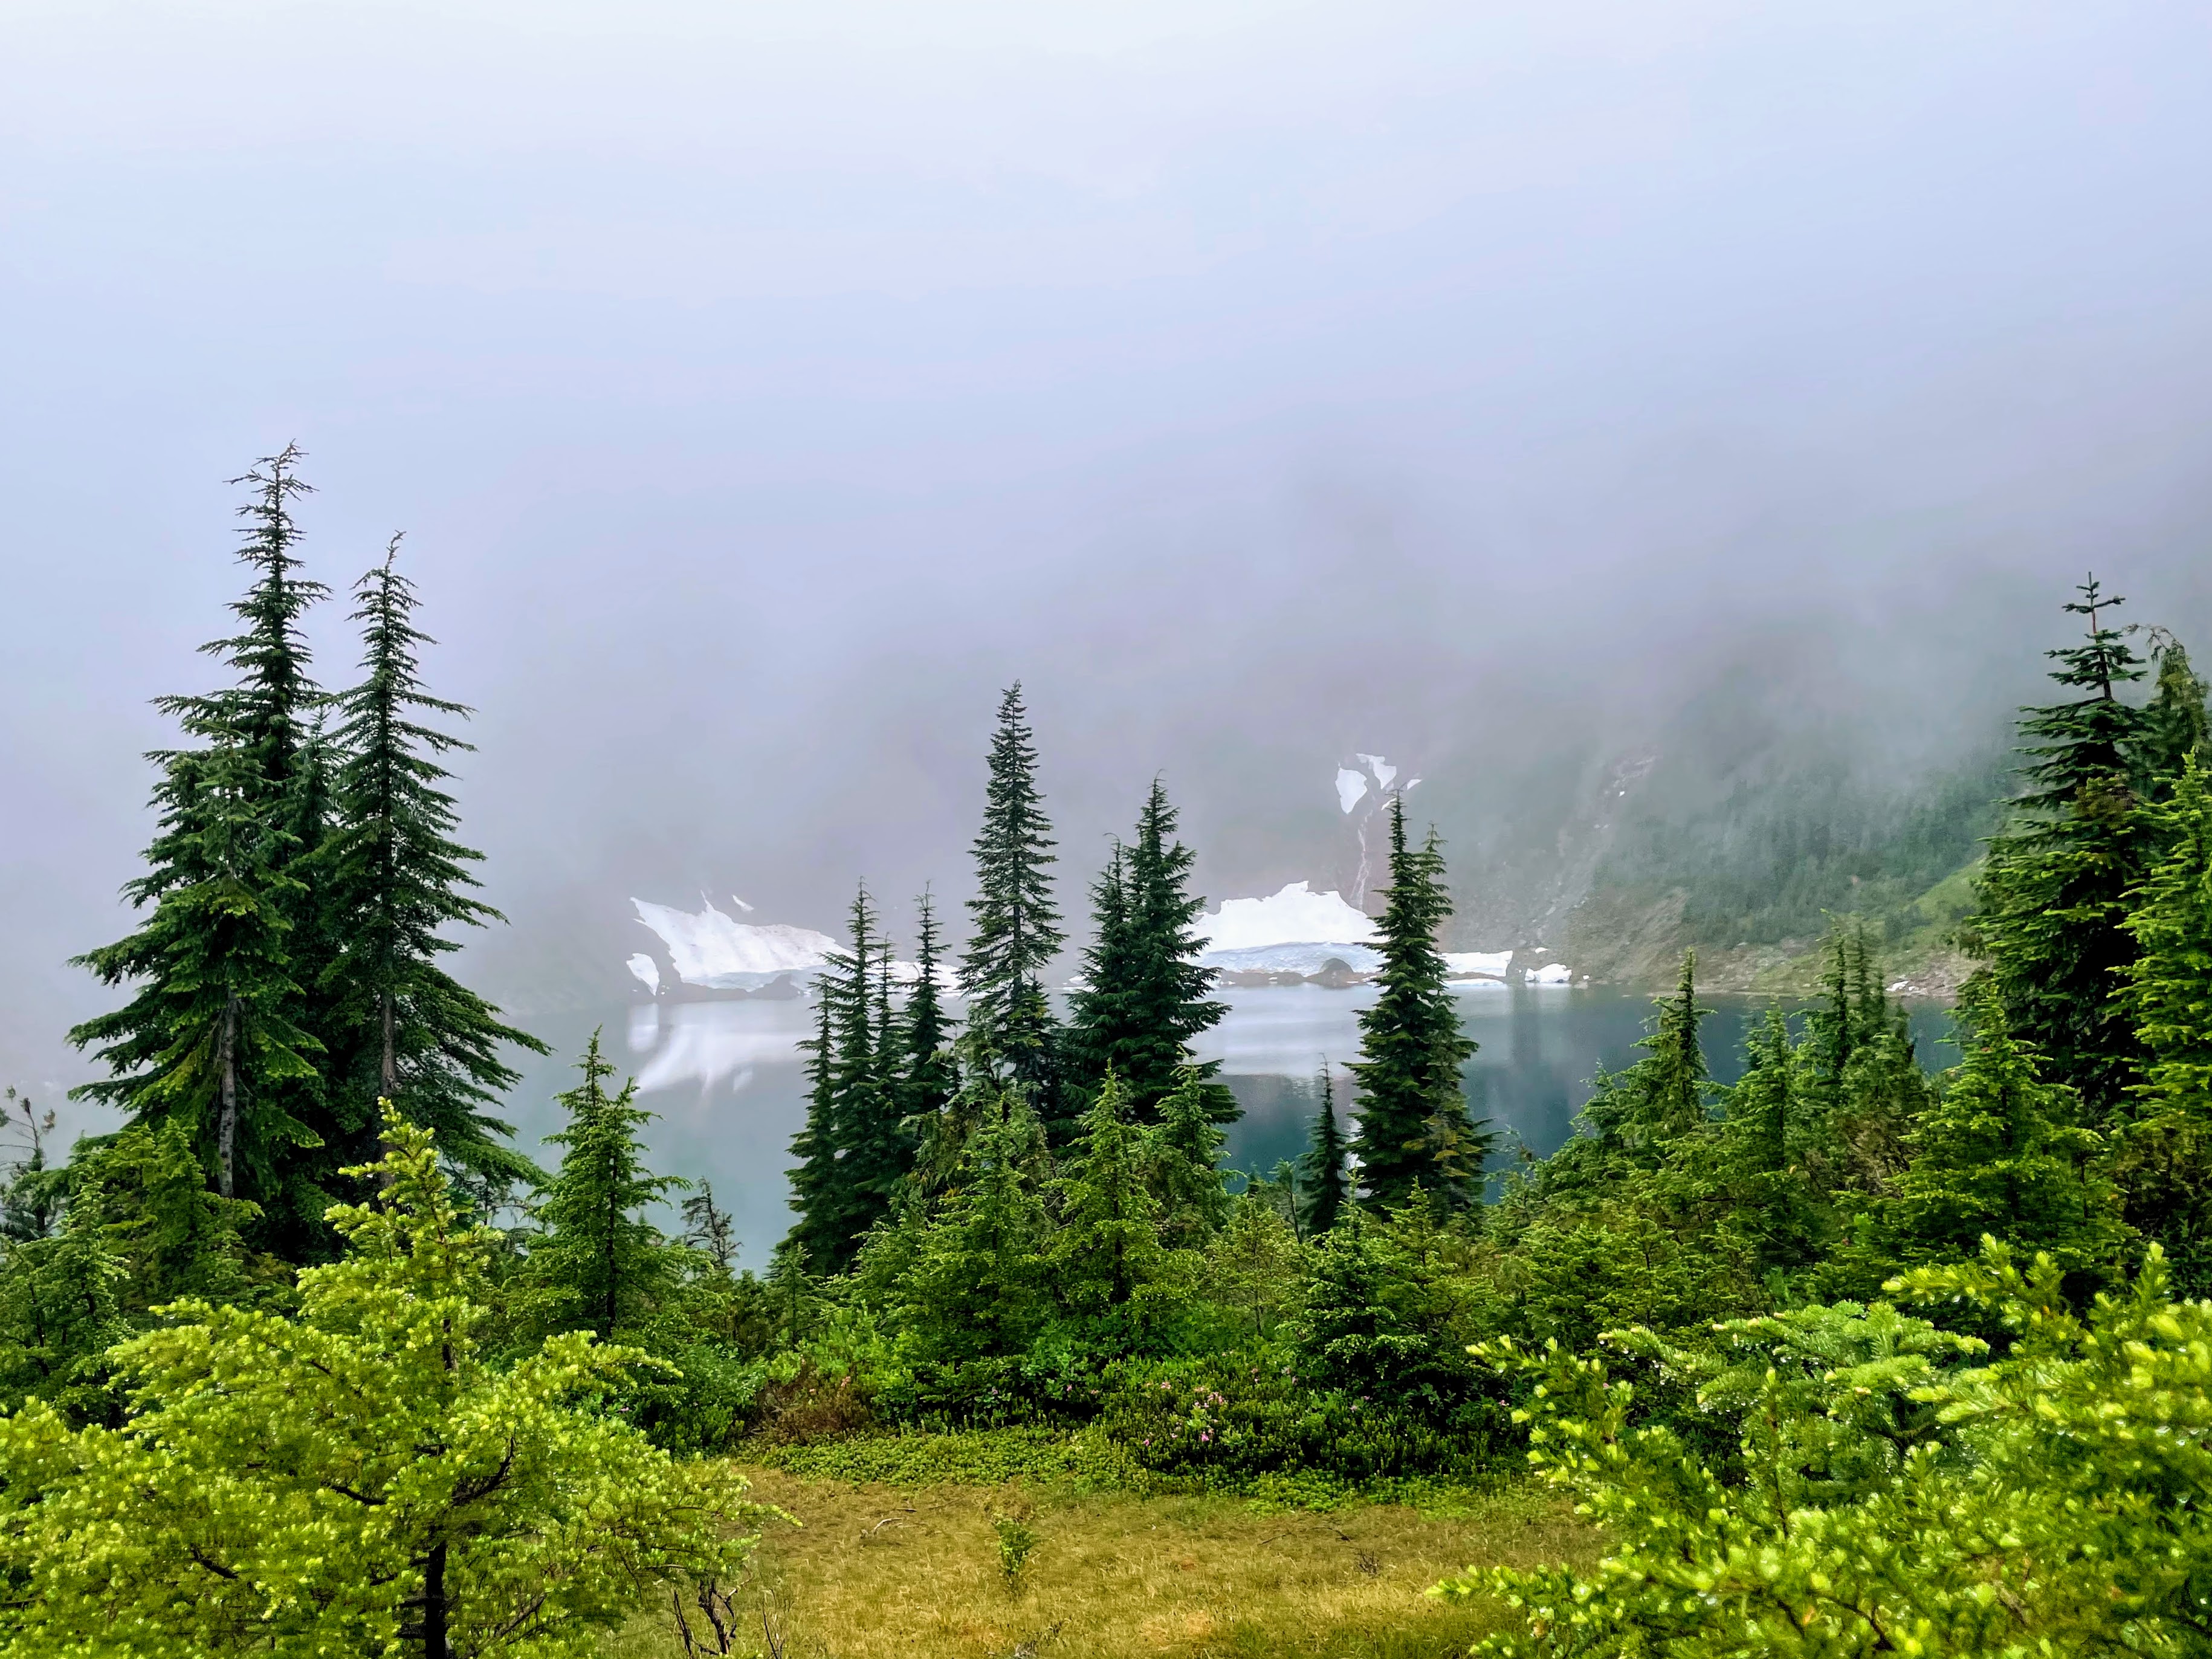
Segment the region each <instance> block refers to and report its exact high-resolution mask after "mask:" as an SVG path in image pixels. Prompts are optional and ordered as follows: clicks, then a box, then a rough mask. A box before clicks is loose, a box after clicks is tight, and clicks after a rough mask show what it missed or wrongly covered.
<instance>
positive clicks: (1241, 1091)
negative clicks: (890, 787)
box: [508, 985, 1958, 1268]
mask: <svg viewBox="0 0 2212 1659" xmlns="http://www.w3.org/2000/svg"><path fill="white" fill-rule="evenodd" d="M1455 994H1456V996H1457V998H1458V1001H1459V1006H1460V1008H1461V1011H1462V1021H1463V1023H1464V1024H1465V1026H1466V1030H1467V1034H1468V1036H1470V1037H1472V1038H1473V1039H1474V1042H1476V1043H1477V1044H1478V1045H1480V1046H1479V1047H1478V1048H1477V1049H1476V1051H1475V1054H1474V1058H1473V1059H1472V1060H1469V1061H1468V1067H1467V1083H1468V1101H1469V1102H1470V1103H1471V1104H1472V1106H1473V1108H1474V1115H1475V1116H1476V1117H1477V1118H1487V1119H1489V1120H1490V1121H1491V1122H1492V1125H1493V1126H1494V1127H1498V1128H1500V1129H1503V1130H1506V1131H1510V1133H1512V1134H1514V1135H1517V1136H1519V1137H1520V1139H1522V1141H1523V1142H1525V1143H1526V1144H1527V1146H1528V1148H1529V1150H1530V1151H1532V1152H1535V1153H1537V1154H1539V1155H1542V1154H1546V1153H1549V1152H1553V1151H1554V1150H1555V1149H1556V1148H1557V1147H1558V1146H1559V1145H1560V1143H1561V1142H1563V1141H1564V1140H1565V1139H1566V1138H1567V1137H1568V1136H1569V1135H1570V1134H1571V1133H1573V1128H1574V1120H1575V1115H1576V1114H1577V1112H1579V1111H1580V1110H1581V1109H1582V1107H1583V1103H1585V1102H1586V1101H1587V1100H1588V1099H1589V1080H1590V1079H1591V1077H1592V1076H1594V1075H1595V1073H1596V1071H1597V1069H1598V1067H1599V1066H1606V1067H1607V1068H1609V1069H1612V1070H1615V1071H1618V1070H1620V1068H1621V1067H1623V1066H1627V1065H1629V1064H1631V1063H1632V1062H1633V1061H1634V1060H1636V1058H1637V1052H1636V1044H1637V1042H1638V1039H1639V1038H1641V1037H1642V1036H1643V1035H1644V1029H1645V1023H1646V1021H1647V1020H1648V1019H1649V1018H1650V1012H1651V1005H1650V1000H1649V999H1648V998H1645V997H1640V996H1632V995H1630V994H1625V993H1622V992H1619V991H1611V990H1602V989H1586V988H1584V989H1570V988H1567V987H1513V988H1510V989H1506V988H1497V987H1483V988H1480V989H1458V990H1456V991H1455ZM1218 995H1219V1000H1221V1001H1223V1002H1225V1003H1226V1004H1227V1005H1228V1007H1229V1012H1228V1015H1227V1016H1226V1017H1225V1018H1224V1019H1223V1021H1222V1022H1221V1024H1220V1025H1218V1027H1216V1028H1215V1030H1212V1032H1210V1033H1208V1035H1207V1037H1206V1041H1205V1042H1204V1043H1203V1044H1202V1045H1200V1048H1199V1054H1200V1057H1201V1058H1202V1059H1206V1060H1219V1061H1220V1062H1221V1075H1222V1080H1223V1081H1224V1082H1225V1083H1226V1084H1227V1085H1229V1087H1230V1088H1231V1090H1233V1091H1235V1092H1236V1095H1237V1099H1238V1100H1239V1101H1240V1102H1241V1103H1243V1108H1244V1116H1243V1121H1240V1122H1238V1123H1237V1124H1235V1125H1233V1126H1231V1129H1230V1131H1229V1162H1230V1163H1231V1165H1232V1166H1233V1167H1235V1168H1237V1169H1243V1170H1253V1169H1256V1170H1263V1171H1264V1170H1269V1169H1272V1168H1273V1166H1274V1164H1275V1163H1276V1161H1277V1160H1278V1159H1279V1158H1294V1157H1296V1156H1297V1154H1298V1152H1301V1151H1303V1150H1304V1146H1305V1142H1306V1135H1307V1132H1308V1127H1309V1126H1310V1123H1311V1121H1312V1118H1313V1115H1314V1109H1315V1105H1316V1099H1317V1097H1316V1092H1315V1086H1314V1081H1313V1079H1314V1074H1315V1072H1316V1069H1317V1068H1318V1067H1319V1066H1320V1065H1321V1064H1322V1060H1323V1059H1324V1057H1325V1058H1326V1059H1327V1060H1328V1062H1329V1063H1330V1064H1331V1065H1332V1066H1334V1067H1335V1068H1336V1069H1337V1071H1338V1073H1339V1082H1338V1085H1337V1098H1338V1102H1339V1109H1340V1110H1341V1109H1342V1107H1343V1103H1344V1102H1345V1101H1346V1098H1347V1092H1346V1085H1345V1082H1344V1080H1343V1079H1342V1066H1343V1064H1344V1062H1345V1061H1346V1060H1351V1059H1352V1058H1354V1057H1356V1056H1357V1054H1358V1048H1359V1027H1358V1012H1359V1010H1360V1009H1362V1008H1364V1007H1365V1006H1367V1005H1368V1004H1369V1003H1370V1002H1371V1001H1372V1000H1374V996H1375V987H1372V986H1359V987H1352V988H1351V989H1349V990H1325V989H1323V988H1322V987H1319V986H1311V985H1306V986H1285V987H1271V988H1267V989H1260V990H1225V991H1223V992H1221V993H1219V994H1218ZM1708 1001H1709V1002H1710V1004H1711V1007H1712V1010H1713V1012H1712V1014H1711V1018H1709V1019H1708V1020H1707V1021H1706V1022H1705V1026H1704V1034H1705V1056H1706V1060H1707V1061H1708V1063H1709V1064H1710V1065H1711V1068H1712V1073H1713V1075H1714V1077H1715V1078H1716V1079H1718V1080H1720V1081H1722V1082H1730V1081H1733V1080H1734V1079H1735V1078H1736V1077H1737V1076H1738V1075H1739V1074H1740V1073H1741V1070H1742V1046H1743V1036H1744V1032H1745V1030H1746V1028H1747V1026H1748V1025H1749V1024H1750V1023H1751V1022H1752V1021H1753V1020H1755V1019H1757V1018H1759V1016H1760V1014H1761V1013H1762V1012H1763V1011H1764V1009H1765V1006H1766V1005H1765V1003H1764V1002H1755V1001H1753V1000H1750V999H1747V998H1732V997H1713V998H1710V999H1708ZM813 1018H814V1017H813V1012H812V1005H811V1004H810V1003H806V1002H798V1001H793V1002H768V1001H760V1002H754V1001H745V1002H689V1003H670V1004H647V1003H639V1004H635V1005H633V1006H629V1007H618V1008H614V1009H611V1010H610V1011H608V1012H607V1013H606V1014H605V1017H604V1018H602V1019H599V1020H597V1021H595V1020H594V1019H593V1018H592V1017H591V1016H589V1015H588V1014H577V1015H575V1016H573V1017H571V1018H568V1019H566V1020H558V1019H541V1020H539V1021H538V1022H536V1023H535V1024H536V1028H537V1030H538V1035H539V1036H543V1037H544V1038H545V1039H546V1040H547V1041H548V1042H552V1043H553V1044H554V1047H555V1053H554V1054H553V1055H552V1056H550V1057H549V1058H546V1059H543V1060H540V1059H537V1058H536V1057H534V1056H526V1058H527V1059H528V1060H530V1064H529V1065H528V1066H526V1068H525V1075H524V1079H523V1084H522V1086H521V1087H520V1088H518V1089H517V1090H516V1091H514V1093H513V1095H512V1096H510V1097H509V1098H508V1111H509V1114H510V1115H511V1118H512V1121H513V1122H514V1124H515V1126H516V1127H517V1129H518V1131H519V1134H518V1137H517V1139H518V1144H519V1145H520V1146H522V1147H523V1149H524V1150H526V1151H529V1152H532V1154H533V1155H534V1156H537V1157H538V1158H539V1161H540V1162H541V1163H544V1164H549V1165H550V1164H551V1163H553V1162H554V1161H555V1159H556V1156H557V1154H558V1152H559V1150H560V1149H559V1148H557V1147H540V1146H538V1144H537V1143H538V1140H539V1139H540V1138H541V1137H542V1136H544V1135H545V1134H547V1133H550V1132H551V1131H553V1130H554V1129H556V1128H557V1127H560V1121H561V1119H560V1112H559V1109H558V1108H557V1107H556V1105H555V1104H554V1103H553V1098H552V1097H553V1096H554V1095H555V1094H556V1092H558V1091H561V1090H562V1089H565V1088H568V1086H570V1085H571V1084H572V1083H573V1081H574V1077H575V1073H574V1065H575V1060H576V1056H577V1055H578V1054H580V1052H581V1051H582V1048H583V1045H584V1043H585V1041H586V1039H587V1038H588V1037H589V1036H590V1035H591V1031H592V1027H593V1025H594V1024H597V1025H598V1026H599V1030H601V1031H602V1033H603V1037H602V1042H603V1044H604V1047H605V1053H606V1056H607V1058H608V1060H611V1062H612V1063H613V1064H614V1066H616V1067H617V1080H619V1079H620V1078H621V1077H624V1076H630V1077H635V1078H636V1079H637V1080H638V1093H639V1098H640V1103H641V1104H643V1105H645V1106H646V1107H647V1108H649V1109H651V1110H652V1111H653V1112H654V1113H655V1114H657V1116H656V1118H655V1120H654V1121H653V1123H651V1124H650V1125H648V1126H647V1133H646V1136H645V1139H646V1140H647V1145H648V1146H649V1147H650V1148H651V1151H652V1154H653V1161H654V1168H655V1169H656V1170H657V1171H658V1172H659V1173H661V1174H664V1175H677V1176H684V1178H686V1179H687V1180H691V1181H701V1180H705V1181H709V1182H712V1183H713V1184H714V1196H715V1199H716V1200H717V1201H718V1202H719V1203H720V1204H721V1205H722V1206H725V1207H726V1208H727V1209H728V1210H729V1212H731V1214H732V1217H734V1218H735V1220H736V1223H737V1227H738V1236H739V1237H740V1238H741V1239H742V1241H743V1246H744V1248H743V1252H742V1255H741V1257H740V1260H741V1261H742V1262H744V1264H746V1265H750V1266H751V1267H757V1268H760V1267H765V1266H766V1264H767V1261H768V1256H769V1250H770V1249H772V1248H773V1247H774V1246H775V1242H776V1240H777V1239H779V1238H781V1237H782V1236H783V1233H784V1231H785V1229H786V1228H787V1227H788V1226H789V1225H790V1223H791V1212H790V1211H789V1209H788V1208H787V1205H786V1202H785V1200H786V1199H787V1195H788V1188H787V1184H786V1182H785V1177H784V1171H785V1169H786V1168H787V1165H788V1164H789V1162H790V1158H789V1152H788V1150H787V1149H788V1147H789V1146H790V1142H791V1137H792V1136H793V1133H796V1131H797V1130H798V1128H799V1124H800V1121H802V1119H803V1118H804V1117H805V1077H804V1075H803V1072H802V1067H801V1060H802V1058H803V1056H802V1055H801V1054H800V1053H799V1047H798V1045H799V1042H801V1041H803V1040H805V1038H807V1037H808V1036H811V1035H812V1031H813ZM1912 1030H1913V1036H1914V1037H1915V1039H1916V1041H1917V1044H1918V1047H1919V1052H1920V1057H1921V1060H1922V1062H1923V1064H1925V1065H1928V1066H1931V1067H1933V1066H1948V1065H1949V1064H1951V1063H1953V1061H1954V1060H1956V1059H1957V1057H1958V1054H1957V1050H1956V1048H1954V1047H1953V1046H1952V1044H1951V1042H1950V1016H1949V1012H1948V1010H1947V1009H1944V1008H1942V1007H1939V1006H1934V1005H1926V1006H1917V1007H1916V1008H1915V1009H1914V1010H1913V1012H1912ZM1497 1161H1498V1162H1503V1156H1502V1155H1501V1158H1500V1159H1499V1160H1497Z"/></svg>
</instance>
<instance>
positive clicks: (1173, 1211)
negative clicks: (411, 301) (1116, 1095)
mask: <svg viewBox="0 0 2212 1659" xmlns="http://www.w3.org/2000/svg"><path fill="white" fill-rule="evenodd" d="M1109 1075H1113V1074H1111V1073H1109ZM1115 1086H1116V1088H1117V1089H1118V1088H1119V1086H1120V1079H1119V1078H1118V1076H1117V1077H1115ZM1219 1087H1220V1085H1218V1084H1208V1083H1207V1082H1206V1077H1205V1074H1204V1073H1203V1072H1201V1070H1200V1068H1199V1067H1198V1066H1184V1067H1183V1068H1182V1078H1181V1079H1180V1081H1178V1082H1177V1084H1176V1087H1175V1089H1174V1091H1172V1092H1171V1093H1170V1095H1169V1096H1168V1097H1167V1098H1166V1099H1165V1100H1164V1101H1163V1102H1161V1103H1160V1122H1159V1127H1158V1128H1156V1129H1154V1130H1152V1133H1151V1141H1152V1159H1153V1164H1154V1169H1155V1182H1156V1184H1157V1186H1158V1189H1159V1197H1160V1213H1161V1217H1162V1226H1163V1229H1164V1233H1165V1236H1166V1238H1167V1241H1168V1242H1169V1243H1171V1244H1173V1245H1175V1246H1176V1247H1177V1248H1186V1247H1187V1248H1192V1249H1197V1248H1201V1247H1203V1246H1204V1244H1205V1243H1206V1240H1208V1239H1209V1238H1211V1237H1212V1236H1213V1235H1214V1234H1215V1233H1216V1232H1218V1231H1220V1230H1221V1227H1222V1226H1223V1225H1224V1224H1225V1223H1226V1222H1227V1220H1228V1219H1229V1192H1228V1188H1226V1187H1225V1186H1224V1185H1223V1182H1222V1175H1221V1150H1222V1148H1223V1146H1225V1145H1226V1144H1227V1141H1228V1137H1227V1136H1226V1135H1225V1134H1223V1133H1221V1130H1220V1128H1219V1127H1218V1124H1217V1121H1216V1114H1215V1111H1214V1108H1213V1103H1212V1093H1213V1091H1214V1090H1216V1089H1218V1088H1219Z"/></svg>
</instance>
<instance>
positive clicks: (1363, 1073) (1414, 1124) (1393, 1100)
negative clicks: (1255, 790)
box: [1352, 795, 1491, 1208]
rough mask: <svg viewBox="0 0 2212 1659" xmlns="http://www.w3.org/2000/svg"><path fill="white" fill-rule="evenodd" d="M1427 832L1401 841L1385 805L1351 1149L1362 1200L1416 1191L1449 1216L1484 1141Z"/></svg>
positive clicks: (1446, 904) (1399, 810)
mask: <svg viewBox="0 0 2212 1659" xmlns="http://www.w3.org/2000/svg"><path fill="white" fill-rule="evenodd" d="M1443 876H1444V867H1443V853H1442V852H1441V851H1440V850H1439V848H1438V842H1437V836H1436V832H1435V831H1434V830H1431V831H1430V833H1429V837H1428V840H1427V841H1426V842H1425V843H1424V844H1423V845H1422V846H1421V847H1419V848H1412V847H1409V846H1408V845H1407V841H1406V805H1405V801H1404V799H1402V798H1401V797H1400V796H1396V795H1393V796H1392V797H1391V799H1390V885H1389V890H1388V891H1387V894H1386V899H1387V902H1386V904H1385V906H1384V908H1383V916H1382V921H1381V933H1382V936H1383V937H1382V944H1381V946H1380V949H1381V953H1382V957H1383V968H1382V972H1381V974H1380V975H1378V977H1379V978H1380V979H1381V981H1382V987H1383V988H1382V991H1381V994H1379V995H1378V996H1377V997H1376V1000H1375V1002H1374V1004H1373V1005H1372V1006H1370V1007H1368V1008H1365V1009H1363V1010H1362V1011H1361V1012H1360V1015H1359V1028H1360V1049H1359V1052H1360V1058H1359V1059H1358V1060H1357V1061H1355V1062H1354V1063H1353V1065H1352V1076H1353V1077H1354V1078H1355V1079H1358V1085H1359V1094H1360V1102H1359V1132H1358V1135H1357V1136H1356V1137H1355V1139H1354V1140H1353V1143H1352V1150H1353V1151H1354V1152H1356V1153H1357V1154H1358V1158H1359V1183H1360V1188H1361V1192H1362V1194H1363V1196H1364V1198H1365V1199H1366V1200H1367V1201H1368V1202H1369V1203H1370V1204H1374V1205H1376V1206H1380V1207H1385V1208H1389V1207H1395V1206H1397V1205H1400V1204H1402V1203H1403V1202H1404V1201H1405V1200H1406V1196H1407V1194H1408V1193H1409V1192H1410V1191H1411V1190H1412V1189H1413V1184H1414V1183H1415V1182H1421V1183H1423V1184H1424V1185H1425V1186H1426V1187H1427V1188H1429V1189H1430V1190H1431V1192H1435V1193H1437V1194H1441V1195H1442V1196H1443V1198H1444V1200H1445V1201H1446V1202H1447V1203H1449V1204H1450V1205H1451V1206H1454V1207H1455V1208H1456V1207H1460V1206H1465V1205H1468V1204H1472V1203H1474V1201H1475V1200H1476V1199H1477V1197H1478V1196H1479V1192H1480V1170H1481V1167H1482V1161H1483V1159H1484V1158H1485V1157H1486V1156H1487V1154H1488V1152H1489V1149H1490V1143H1491V1136H1490V1135H1489V1134H1488V1133H1486V1129H1485V1128H1483V1127H1477V1125H1476V1124H1475V1122H1474V1120H1473V1118H1472V1117H1471V1116H1470V1115H1468V1106H1467V1090H1466V1085H1465V1082H1464V1079H1463V1078H1462V1066H1465V1065H1466V1063H1467V1060H1468V1057H1469V1056H1470V1055H1472V1054H1474V1048H1475V1045H1474V1043H1472V1042H1468V1040H1467V1039H1466V1038H1465V1037H1464V1036H1462V1035H1461V1034H1460V1024H1459V1010H1458V1008H1457V1006H1455V1004H1454V1002H1453V1000H1452V996H1451V993H1450V992H1449V990H1447V989H1446V988H1445V985H1444V963H1443V956H1442V954H1441V953H1440V952H1439V951H1438V950H1437V930H1438V929H1439V928H1440V927H1443V923H1444V921H1446V919H1447V918H1449V916H1450V915H1451V901H1450V898H1449V896H1448V895H1447V894H1446V892H1445V890H1444V882H1443Z"/></svg>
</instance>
